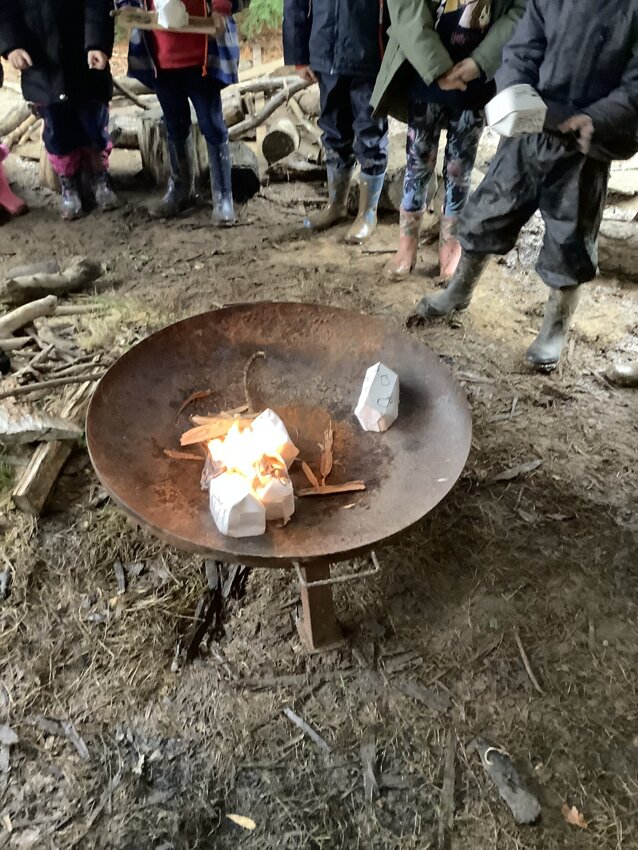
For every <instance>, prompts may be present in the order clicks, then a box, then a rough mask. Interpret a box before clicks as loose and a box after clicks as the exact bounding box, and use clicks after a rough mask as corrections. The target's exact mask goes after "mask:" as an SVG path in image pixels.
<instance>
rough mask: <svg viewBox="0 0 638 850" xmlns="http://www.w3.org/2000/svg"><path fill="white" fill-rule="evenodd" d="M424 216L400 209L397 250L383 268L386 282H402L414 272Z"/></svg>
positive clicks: (423, 213) (421, 213)
mask: <svg viewBox="0 0 638 850" xmlns="http://www.w3.org/2000/svg"><path fill="white" fill-rule="evenodd" d="M424 215H425V212H408V211H407V210H404V209H403V207H401V210H400V212H399V248H398V250H397V252H396V254H395V255H394V256H393V257H392V259H391V260H390V262H389V263H388V265H387V266H386V267H385V276H386V278H387V279H388V280H403V279H404V278H406V277H408V275H410V274H411V272H412V271H413V270H414V267H415V266H416V259H417V253H418V250H419V235H420V233H421V224H422V222H423V216H424Z"/></svg>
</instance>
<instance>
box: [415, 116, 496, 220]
mask: <svg viewBox="0 0 638 850" xmlns="http://www.w3.org/2000/svg"><path fill="white" fill-rule="evenodd" d="M484 124H485V120H484V118H483V113H482V112H474V111H473V110H471V109H465V110H463V111H459V110H458V109H449V108H446V107H445V106H442V105H440V104H438V103H424V102H423V101H418V100H416V101H412V103H411V104H410V115H409V123H408V140H407V145H406V154H407V166H406V169H405V177H404V180H403V203H402V206H403V209H404V210H406V211H407V212H421V211H422V210H424V209H425V206H426V204H427V201H428V198H427V189H428V185H429V183H430V180H431V178H432V175H433V174H434V171H435V169H436V159H437V155H438V151H439V141H440V139H441V130H443V129H445V128H446V127H447V144H446V146H445V164H444V166H443V179H444V182H445V203H444V206H443V214H444V215H448V216H457V215H458V214H459V213H460V212H461V210H462V209H463V207H464V206H465V202H466V201H467V198H468V195H469V193H470V181H471V178H472V169H473V168H474V162H475V160H476V153H477V151H478V144H479V141H480V138H481V133H482V131H483V127H484Z"/></svg>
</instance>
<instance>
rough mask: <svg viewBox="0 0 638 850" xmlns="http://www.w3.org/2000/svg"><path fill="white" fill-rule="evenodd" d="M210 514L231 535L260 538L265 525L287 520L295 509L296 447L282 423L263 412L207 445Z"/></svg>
mask: <svg viewBox="0 0 638 850" xmlns="http://www.w3.org/2000/svg"><path fill="white" fill-rule="evenodd" d="M208 452H209V456H210V464H208V466H209V472H210V475H211V477H210V480H209V482H208V488H209V493H210V510H211V513H212V515H213V519H214V520H215V524H216V525H217V528H218V529H219V531H220V532H221V533H222V534H226V535H228V536H230V537H252V536H255V535H259V534H264V533H265V531H266V522H267V521H269V520H283V521H284V522H287V521H288V520H289V519H290V517H291V516H292V515H293V513H294V510H295V497H294V492H293V488H292V482H291V481H290V477H289V475H288V468H289V467H290V464H291V463H292V462H293V460H294V459H295V457H296V456H297V454H298V453H299V452H298V449H297V448H296V446H295V445H294V444H293V443H292V441H291V440H290V437H289V436H288V432H287V431H286V427H285V425H284V423H283V422H282V420H281V419H280V418H279V416H277V414H276V413H274V412H273V411H272V410H265V411H264V412H263V413H261V414H260V415H259V416H258V417H257V418H256V419H254V420H252V421H247V420H243V421H237V422H236V423H235V424H234V425H233V426H232V427H231V429H230V430H229V432H228V434H227V435H226V436H225V437H224V438H220V439H215V440H211V441H210V442H209V443H208Z"/></svg>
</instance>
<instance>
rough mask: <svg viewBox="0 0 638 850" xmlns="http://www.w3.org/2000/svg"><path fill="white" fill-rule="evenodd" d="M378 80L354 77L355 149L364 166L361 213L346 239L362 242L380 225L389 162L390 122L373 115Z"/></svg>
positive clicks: (352, 90) (361, 186)
mask: <svg viewBox="0 0 638 850" xmlns="http://www.w3.org/2000/svg"><path fill="white" fill-rule="evenodd" d="M373 89H374V79H368V78H366V77H352V79H351V80H350V106H351V109H352V115H353V127H354V137H355V138H354V152H355V156H356V158H357V161H358V163H359V165H360V167H361V176H360V177H359V214H358V215H357V218H356V220H355V222H354V224H353V225H352V227H351V228H350V230H349V231H348V234H347V235H346V242H348V243H349V244H351V245H360V244H361V243H362V242H364V241H365V240H366V239H369V238H370V236H371V235H372V233H373V232H374V230H375V228H376V224H377V207H378V206H379V198H380V197H381V191H382V190H383V181H384V179H385V171H386V168H387V165H388V122H387V121H386V119H385V118H377V117H375V115H374V114H373V110H372V106H371V104H370V100H371V98H372V90H373Z"/></svg>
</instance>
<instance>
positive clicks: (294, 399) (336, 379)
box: [86, 303, 471, 650]
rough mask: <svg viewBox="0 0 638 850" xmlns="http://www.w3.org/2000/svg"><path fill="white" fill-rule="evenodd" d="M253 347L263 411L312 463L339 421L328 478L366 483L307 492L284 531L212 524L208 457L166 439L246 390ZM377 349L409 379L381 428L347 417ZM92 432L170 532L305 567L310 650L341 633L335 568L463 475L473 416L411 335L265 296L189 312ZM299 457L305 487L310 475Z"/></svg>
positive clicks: (141, 503)
mask: <svg viewBox="0 0 638 850" xmlns="http://www.w3.org/2000/svg"><path fill="white" fill-rule="evenodd" d="M256 351H263V352H264V353H265V358H264V359H259V360H256V361H255V362H254V364H253V365H252V366H251V370H250V373H249V379H248V387H249V392H250V399H251V402H252V404H253V406H254V408H255V409H256V410H260V409H262V408H265V407H271V408H272V409H274V410H275V411H276V412H277V413H278V414H279V415H280V416H281V417H282V419H283V420H284V422H285V424H286V426H287V428H288V431H289V433H290V435H291V437H292V439H293V440H294V442H295V443H296V444H297V446H298V447H299V449H300V450H301V457H302V458H303V459H304V460H307V461H308V462H309V463H310V464H311V466H315V468H316V466H317V463H318V460H319V456H320V453H321V449H320V447H319V444H320V443H321V442H322V439H323V435H324V432H325V429H326V427H328V426H329V423H330V421H332V424H333V428H334V461H335V467H334V471H333V473H332V475H331V479H330V480H331V482H332V483H335V484H339V483H342V482H346V481H351V480H356V479H362V480H363V481H365V482H366V485H367V489H366V490H365V491H364V492H360V493H348V494H343V495H338V496H326V497H313V498H301V499H297V507H296V512H295V515H294V517H293V518H292V521H291V522H290V523H289V524H288V525H286V526H285V527H278V526H277V525H276V524H270V525H269V527H268V530H267V532H266V534H265V535H263V536H261V537H253V538H239V539H236V538H230V537H225V536H223V535H221V534H220V533H219V532H218V531H217V529H216V527H215V524H214V522H213V519H212V517H211V515H210V511H209V506H208V496H207V494H206V493H205V492H204V491H202V490H201V489H200V474H201V465H200V464H198V463H196V462H188V461H183V460H173V459H170V458H168V457H167V456H166V455H165V454H164V449H166V448H177V447H178V446H179V435H180V434H181V433H182V432H183V431H184V430H185V429H186V428H187V427H188V423H189V419H188V417H189V415H191V414H193V413H200V414H203V415H205V414H206V413H209V412H211V411H212V412H215V411H219V410H226V409H232V408H235V407H237V406H238V405H240V404H241V403H242V402H243V401H244V398H245V387H244V367H245V365H246V363H247V361H248V360H249V358H250V357H251V355H253V354H254V353H255V352H256ZM379 360H381V361H382V362H384V363H385V364H386V365H387V366H389V367H390V368H391V369H393V370H394V371H395V372H397V373H398V375H399V378H400V389H401V401H400V406H399V418H398V420H397V421H396V422H395V423H394V425H393V426H392V427H391V428H390V430H389V431H387V432H386V433H385V434H374V433H367V432H365V431H363V430H362V428H361V427H360V425H359V423H358V422H357V420H356V419H355V417H354V414H353V410H354V407H355V404H356V401H357V398H358V395H359V391H360V389H361V383H362V381H363V377H364V374H365V371H366V369H367V368H368V367H369V366H371V365H372V364H373V363H376V362H377V361H379ZM206 388H210V389H211V391H212V392H211V395H210V397H208V398H206V399H203V400H200V401H197V402H194V403H193V404H191V405H190V406H189V407H188V408H187V410H185V411H184V412H182V413H180V414H179V415H178V411H179V410H180V407H181V405H182V403H183V402H184V400H185V399H186V398H188V397H189V395H191V393H193V392H195V391H198V390H203V389H206ZM86 433H87V441H88V447H89V452H90V455H91V460H92V462H93V466H94V467H95V470H96V472H97V475H98V477H99V479H100V481H101V482H102V484H103V485H104V487H105V489H106V490H107V492H108V493H109V494H110V496H111V497H112V498H113V499H114V501H115V502H116V503H117V504H118V505H120V507H121V508H122V509H123V510H124V511H125V512H126V513H127V514H128V515H129V516H131V517H132V518H133V519H135V520H136V521H137V522H138V523H139V524H140V525H141V526H143V527H145V528H147V529H149V530H150V531H151V532H153V533H154V534H156V535H157V536H158V537H160V538H161V539H162V540H165V541H166V542H167V543H170V544H171V545H174V546H177V547H179V548H181V549H184V550H187V551H189V552H200V553H202V554H205V555H208V556H211V557H214V558H217V559H219V560H221V561H224V562H226V563H239V564H245V565H249V566H256V567H288V568H290V567H292V566H293V565H297V566H298V571H299V575H300V578H301V595H302V603H303V617H302V620H301V628H300V633H301V634H302V636H303V637H304V638H305V641H306V643H307V645H308V646H309V647H310V648H311V649H313V650H314V649H320V648H324V647H326V646H328V645H331V644H333V643H334V642H335V641H336V639H337V637H338V626H337V624H336V620H335V616H334V608H333V602H332V588H331V586H330V584H328V583H326V580H327V579H329V577H330V565H331V564H334V563H336V562H338V561H343V560H346V559H349V558H352V557H354V556H356V555H359V554H364V553H369V552H371V551H372V550H374V548H375V546H378V545H379V544H380V543H381V542H384V541H387V540H388V539H389V538H391V537H393V536H395V535H397V534H399V533H400V532H402V531H404V530H405V529H407V528H408V527H410V526H411V525H413V524H414V523H415V522H417V521H418V520H420V519H421V518H422V517H423V516H424V515H425V514H426V513H428V511H430V510H432V508H433V507H434V506H435V505H436V504H438V502H440V501H441V499H442V498H443V497H444V496H445V495H446V494H447V493H448V492H449V490H450V489H451V488H452V486H453V485H454V483H455V482H456V480H457V479H458V477H459V475H460V474H461V471H462V470H463V466H464V464H465V461H466V459H467V455H468V452H469V448H470V439H471V419H470V412H469V408H468V405H467V401H466V399H465V395H464V393H463V391H462V389H461V388H460V386H459V385H458V384H457V382H456V381H455V380H454V378H453V377H452V375H451V374H450V372H449V371H448V369H447V368H446V367H445V366H443V365H442V364H441V363H440V362H439V360H438V358H437V357H436V356H435V355H434V354H432V353H431V352H430V351H428V349H427V348H426V347H425V346H423V345H422V344H421V343H419V342H418V341H417V340H416V339H414V338H413V337H411V336H409V335H407V334H404V333H401V332H398V331H397V330H395V329H393V328H392V327H390V326H389V325H387V324H386V323H384V322H382V321H380V320H377V319H374V318H370V317H369V316H364V315H359V314H356V313H351V312H347V311H345V310H338V309H334V308H330V307H321V306H317V305H312V304H275V303H261V304H248V305H240V306H235V307H230V308H228V309H224V310H217V311H214V312H210V313H204V314H202V315H200V316H195V317H193V318H191V319H186V320H185V321H182V322H178V323H176V324H173V325H170V326H169V327H167V328H164V329H163V330H161V331H159V332H158V333H155V334H153V335H152V336H150V337H148V338H147V339H145V340H144V341H143V342H141V343H139V344H138V345H136V346H135V347H134V348H132V349H131V350H130V351H129V352H128V353H127V354H125V355H124V356H123V357H122V358H121V359H120V360H119V361H118V362H117V363H115V365H114V366H112V367H111V369H109V371H108V372H107V374H106V375H105V376H104V377H103V378H102V380H101V382H100V384H99V386H98V389H97V391H96V393H95V395H94V397H93V400H92V402H91V406H90V408H89V413H88V419H87V430H86ZM298 466H299V465H298V464H295V465H294V466H293V469H292V472H291V476H292V479H293V483H294V484H295V485H296V486H297V485H302V482H303V481H304V480H305V479H303V473H302V472H301V470H297V469H296V468H297V467H298ZM302 486H303V485H302ZM306 486H307V485H306ZM347 505H350V506H352V505H353V507H349V508H348V509H345V507H346V506H347ZM318 582H322V583H320V584H317V583H318Z"/></svg>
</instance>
